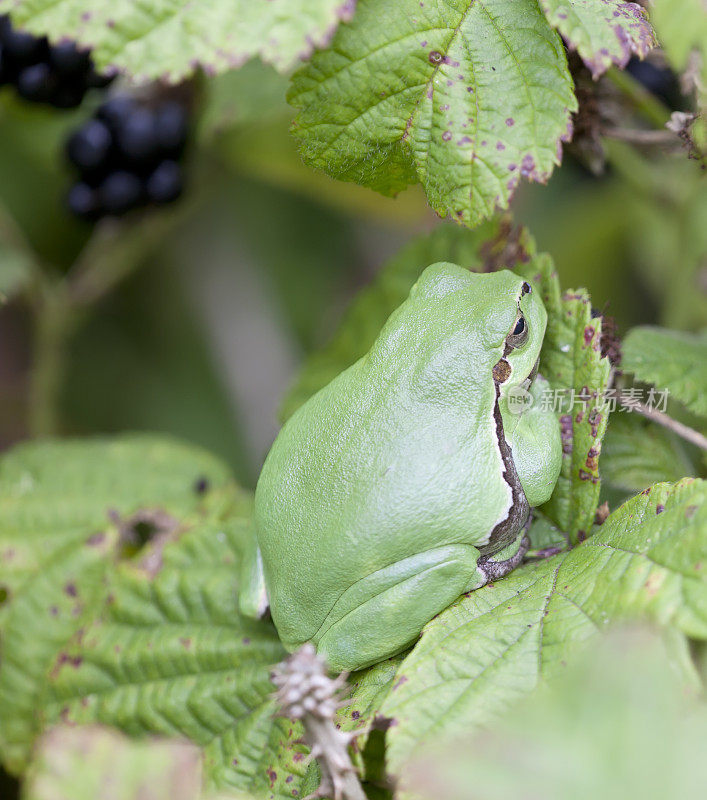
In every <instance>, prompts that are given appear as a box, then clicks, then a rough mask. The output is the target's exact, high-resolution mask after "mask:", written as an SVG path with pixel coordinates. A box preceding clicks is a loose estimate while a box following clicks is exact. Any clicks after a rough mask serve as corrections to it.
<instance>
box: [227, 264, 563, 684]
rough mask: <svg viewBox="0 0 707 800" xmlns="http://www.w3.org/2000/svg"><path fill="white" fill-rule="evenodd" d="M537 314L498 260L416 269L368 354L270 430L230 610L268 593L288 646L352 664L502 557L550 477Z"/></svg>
mask: <svg viewBox="0 0 707 800" xmlns="http://www.w3.org/2000/svg"><path fill="white" fill-rule="evenodd" d="M546 322H547V315H546V312H545V308H544V306H543V304H542V301H541V299H540V297H539V296H538V293H537V292H533V291H532V289H531V286H530V285H529V284H528V283H527V282H525V281H524V280H523V279H522V278H520V277H518V276H517V275H515V274H513V273H512V272H509V271H508V270H504V271H501V272H496V273H490V274H478V273H472V272H469V271H468V270H466V269H463V268H461V267H459V266H456V265H454V264H448V263H440V264H433V265H432V266H430V267H428V268H427V269H426V270H425V271H424V272H423V273H422V275H421V276H420V278H419V280H418V281H417V283H416V284H415V285H414V287H413V288H412V290H411V292H410V295H409V297H408V298H407V299H406V300H405V302H404V303H403V304H402V305H401V306H400V307H399V308H398V309H397V310H396V311H395V312H393V314H392V315H391V316H390V318H389V319H388V321H387V322H386V324H385V326H384V327H383V329H382V330H381V332H380V334H379V336H378V338H377V340H376V341H375V343H374V344H373V346H372V347H371V349H370V351H369V352H368V353H367V354H366V355H365V356H364V357H363V358H361V359H360V360H359V361H357V362H356V363H355V364H353V366H351V367H350V368H349V369H347V370H345V371H344V372H342V373H341V374H340V375H339V376H338V377H337V378H335V379H334V380H333V381H332V382H331V383H329V384H328V385H327V386H325V387H324V388H323V389H322V390H321V391H319V392H318V393H317V394H315V395H314V396H313V397H312V398H310V399H309V401H308V402H307V403H305V404H304V405H303V406H302V407H301V408H300V409H299V410H298V411H297V412H296V413H295V414H294V415H293V416H292V417H291V418H290V420H289V421H288V422H287V423H286V424H285V426H284V427H283V429H282V430H281V431H280V434H279V435H278V437H277V439H276V441H275V443H274V445H273V447H272V449H271V451H270V453H269V455H268V457H267V459H266V461H265V465H264V467H263V470H262V473H261V476H260V480H259V481H258V486H257V490H256V495H255V531H256V536H257V548H256V547H255V546H254V547H253V550H252V552H251V553H250V556H249V558H248V559H246V566H245V570H244V572H245V576H244V581H243V590H242V597H241V603H242V607H243V608H244V610H245V611H246V613H251V614H256V613H258V612H259V611H260V612H262V611H263V610H264V608H266V603H267V602H269V605H270V609H271V613H272V618H273V621H274V623H275V625H276V627H277V629H278V632H279V634H280V637H281V639H282V641H283V643H284V645H285V647H286V648H288V649H289V650H294V649H296V648H297V647H299V646H300V645H301V644H303V643H304V642H312V643H314V644H315V645H316V647H317V650H318V652H319V653H320V654H321V655H322V656H323V657H324V658H325V659H326V660H327V662H328V663H329V665H330V667H331V668H332V669H336V670H356V669H360V668H362V667H365V666H368V665H370V664H373V663H375V662H377V661H380V660H382V659H384V658H387V657H388V656H391V655H393V654H395V653H397V652H400V651H401V650H403V649H404V648H406V647H407V646H409V645H410V644H411V643H412V642H413V641H414V640H415V639H416V637H417V636H418V635H419V634H420V632H421V630H422V628H423V627H424V626H425V624H426V623H427V622H429V620H431V619H432V617H434V616H435V615H436V614H438V613H439V612H440V611H442V610H444V609H445V608H446V607H447V606H449V605H450V604H451V603H452V602H453V601H454V600H455V599H456V598H457V597H459V596H460V595H462V594H464V593H465V592H469V591H472V590H474V589H477V588H479V587H481V586H483V585H484V584H486V583H488V582H489V581H492V580H495V579H498V578H500V577H502V576H503V575H505V574H506V573H508V572H509V571H510V570H512V569H513V568H514V567H515V566H517V565H518V564H519V563H520V561H521V560H522V558H523V556H524V554H525V552H526V550H527V548H528V538H527V535H526V532H527V527H528V524H529V519H530V507H531V506H534V505H538V504H540V503H543V502H544V501H545V500H547V499H548V498H549V497H550V495H551V493H552V490H553V488H554V486H555V483H556V482H557V478H558V475H559V471H560V462H561V449H562V448H561V440H560V428H559V422H558V419H557V417H556V415H555V414H554V413H553V411H552V410H551V409H549V408H546V407H545V406H546V405H547V404H543V403H541V402H540V394H541V393H542V389H543V388H544V387H545V386H546V384H545V382H544V381H543V379H542V378H541V376H539V375H536V373H537V364H538V359H539V355H540V348H541V345H542V341H543V337H544V333H545V325H546ZM518 396H520V399H521V400H522V399H523V398H525V403H524V404H521V410H522V413H515V412H517V411H518V408H517V406H518V402H517V401H518V399H519V397H518ZM265 592H267V601H266V595H265Z"/></svg>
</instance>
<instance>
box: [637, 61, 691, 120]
mask: <svg viewBox="0 0 707 800" xmlns="http://www.w3.org/2000/svg"><path fill="white" fill-rule="evenodd" d="M626 71H627V72H628V73H629V74H630V75H632V76H633V77H634V78H635V79H636V80H637V81H638V82H639V83H640V84H642V85H643V86H644V87H645V88H646V89H648V91H649V92H650V93H651V94H654V95H655V96H656V97H660V99H661V100H663V101H664V102H665V103H666V105H668V106H669V107H670V108H674V109H675V108H679V107H680V105H681V94H680V85H679V82H678V79H677V77H676V75H675V73H674V72H673V71H672V70H671V69H669V68H668V67H664V66H660V65H658V64H655V63H654V62H652V61H641V60H640V59H639V58H632V59H631V60H630V61H629V62H628V65H627V67H626Z"/></svg>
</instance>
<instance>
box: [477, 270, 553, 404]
mask: <svg viewBox="0 0 707 800" xmlns="http://www.w3.org/2000/svg"><path fill="white" fill-rule="evenodd" d="M489 277H490V278H491V279H495V281H494V286H495V287H496V291H497V293H496V294H495V297H494V300H493V307H494V310H495V314H496V315H497V324H490V325H489V334H490V335H492V336H493V341H492V342H490V343H489V344H490V346H491V348H496V347H502V355H501V358H500V359H499V360H498V362H497V363H496V364H495V366H494V368H493V378H494V381H495V382H496V383H497V384H498V385H499V386H500V387H502V388H504V387H505V388H507V387H510V386H520V385H522V386H524V388H526V389H527V388H528V387H529V386H530V384H531V383H532V380H533V378H534V377H535V375H536V374H537V371H538V362H539V360H540V350H541V348H542V343H543V339H544V337H545V327H546V325H547V312H546V311H545V307H544V306H543V303H542V300H541V299H540V297H539V295H538V293H537V292H535V291H533V287H532V286H531V284H529V283H528V282H527V281H525V280H523V279H522V278H519V277H518V276H517V275H515V274H514V273H512V272H509V271H508V270H503V271H502V272H497V273H493V274H492V275H490V276H489Z"/></svg>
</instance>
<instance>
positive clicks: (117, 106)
mask: <svg viewBox="0 0 707 800" xmlns="http://www.w3.org/2000/svg"><path fill="white" fill-rule="evenodd" d="M136 107H137V105H136V103H135V101H134V100H133V99H132V97H128V96H127V95H124V94H118V95H115V97H111V98H110V99H109V100H106V102H105V103H103V104H102V105H101V106H99V108H98V111H97V112H96V116H97V117H98V119H101V120H103V121H104V122H105V123H106V125H108V127H109V128H110V129H111V130H113V131H117V130H118V128H120V127H121V126H122V124H123V123H124V122H125V120H126V119H127V118H128V117H129V116H130V115H131V114H132V113H133V111H134V110H135V108H136Z"/></svg>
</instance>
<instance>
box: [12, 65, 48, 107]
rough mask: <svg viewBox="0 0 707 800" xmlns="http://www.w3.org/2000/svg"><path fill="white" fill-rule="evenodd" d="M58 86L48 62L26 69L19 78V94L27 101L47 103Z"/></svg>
mask: <svg viewBox="0 0 707 800" xmlns="http://www.w3.org/2000/svg"><path fill="white" fill-rule="evenodd" d="M55 85H56V80H55V77H54V75H53V73H52V70H51V67H50V66H49V64H47V63H46V62H41V63H39V64H32V66H30V67H25V68H24V69H23V70H21V71H20V74H19V75H18V76H17V92H18V93H19V95H20V96H21V97H24V98H25V100H33V101H34V102H37V103H46V102H47V100H48V99H49V98H50V97H51V94H52V90H53V89H54V87H55Z"/></svg>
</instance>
